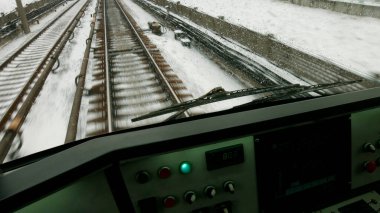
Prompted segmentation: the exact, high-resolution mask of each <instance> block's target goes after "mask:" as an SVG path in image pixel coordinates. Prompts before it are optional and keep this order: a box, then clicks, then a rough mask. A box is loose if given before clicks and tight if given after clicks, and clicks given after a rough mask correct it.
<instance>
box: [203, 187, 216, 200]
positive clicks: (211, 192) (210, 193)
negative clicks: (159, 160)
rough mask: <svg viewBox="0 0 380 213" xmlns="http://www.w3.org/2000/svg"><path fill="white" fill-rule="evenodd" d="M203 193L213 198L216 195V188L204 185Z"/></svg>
mask: <svg viewBox="0 0 380 213" xmlns="http://www.w3.org/2000/svg"><path fill="white" fill-rule="evenodd" d="M204 193H205V195H206V196H207V197H209V198H213V197H215V195H216V189H215V187H213V186H206V188H205V190H204Z"/></svg>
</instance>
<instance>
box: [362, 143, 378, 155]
mask: <svg viewBox="0 0 380 213" xmlns="http://www.w3.org/2000/svg"><path fill="white" fill-rule="evenodd" d="M363 150H364V151H365V152H372V153H374V152H376V147H375V145H373V144H372V143H365V144H364V145H363Z"/></svg>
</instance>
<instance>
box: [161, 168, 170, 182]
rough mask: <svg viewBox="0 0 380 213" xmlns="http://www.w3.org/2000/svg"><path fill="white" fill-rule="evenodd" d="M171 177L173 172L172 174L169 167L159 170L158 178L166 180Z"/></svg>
mask: <svg viewBox="0 0 380 213" xmlns="http://www.w3.org/2000/svg"><path fill="white" fill-rule="evenodd" d="M170 175H171V172H170V168H169V167H166V166H164V167H161V168H160V169H159V170H158V176H159V177H160V178H161V179H165V178H168V177H170Z"/></svg>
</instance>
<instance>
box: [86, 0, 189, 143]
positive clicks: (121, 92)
mask: <svg viewBox="0 0 380 213" xmlns="http://www.w3.org/2000/svg"><path fill="white" fill-rule="evenodd" d="M101 4H102V6H101V8H102V9H103V11H100V12H99V14H103V16H102V17H98V21H99V23H98V30H97V33H96V47H95V48H94V65H95V68H94V69H93V71H92V79H93V80H92V88H91V89H90V92H89V109H88V112H87V128H86V134H87V135H88V136H91V135H98V134H103V133H108V132H111V131H115V130H120V129H126V128H131V127H135V126H140V125H146V124H148V123H154V122H157V120H153V119H151V120H147V121H143V122H136V123H132V122H131V119H132V118H134V117H136V116H139V115H142V114H145V113H148V112H151V111H154V110H157V109H161V108H164V107H167V106H170V105H172V104H175V103H180V102H183V101H186V100H190V99H192V95H191V94H190V93H189V92H188V91H187V89H186V87H185V86H184V84H183V82H182V81H181V80H180V79H179V78H178V76H177V75H176V74H175V73H174V72H173V70H172V69H171V68H170V66H169V65H168V64H167V63H166V62H165V60H164V59H163V57H162V56H161V54H160V52H159V51H158V50H157V49H156V47H155V46H154V45H153V44H151V43H150V41H149V39H148V38H147V37H146V36H145V35H144V34H143V31H142V30H141V29H140V28H139V27H138V26H137V24H136V22H135V21H134V20H133V18H132V17H131V16H130V15H129V14H127V12H126V11H125V10H124V9H123V8H122V7H121V5H120V4H119V3H118V2H117V1H115V0H104V1H102V2H101ZM185 116H188V114H187V113H185ZM158 119H161V120H163V118H158Z"/></svg>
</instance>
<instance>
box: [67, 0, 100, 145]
mask: <svg viewBox="0 0 380 213" xmlns="http://www.w3.org/2000/svg"><path fill="white" fill-rule="evenodd" d="M98 7H99V1H97V5H96V9H95V13H94V15H93V17H92V21H91V29H90V34H89V36H88V39H87V40H86V42H87V45H86V50H85V52H84V55H83V60H82V65H81V69H80V73H79V75H78V76H77V78H78V84H77V89H76V91H75V95H74V101H73V105H72V107H71V113H70V118H69V123H68V126H67V131H66V138H65V143H69V142H72V141H74V140H75V138H76V135H77V130H78V120H79V113H80V106H81V103H82V95H83V90H84V84H85V81H86V74H87V65H88V59H89V55H90V49H91V43H92V39H93V35H94V31H95V23H96V16H97V12H98ZM76 80H77V79H76Z"/></svg>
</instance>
